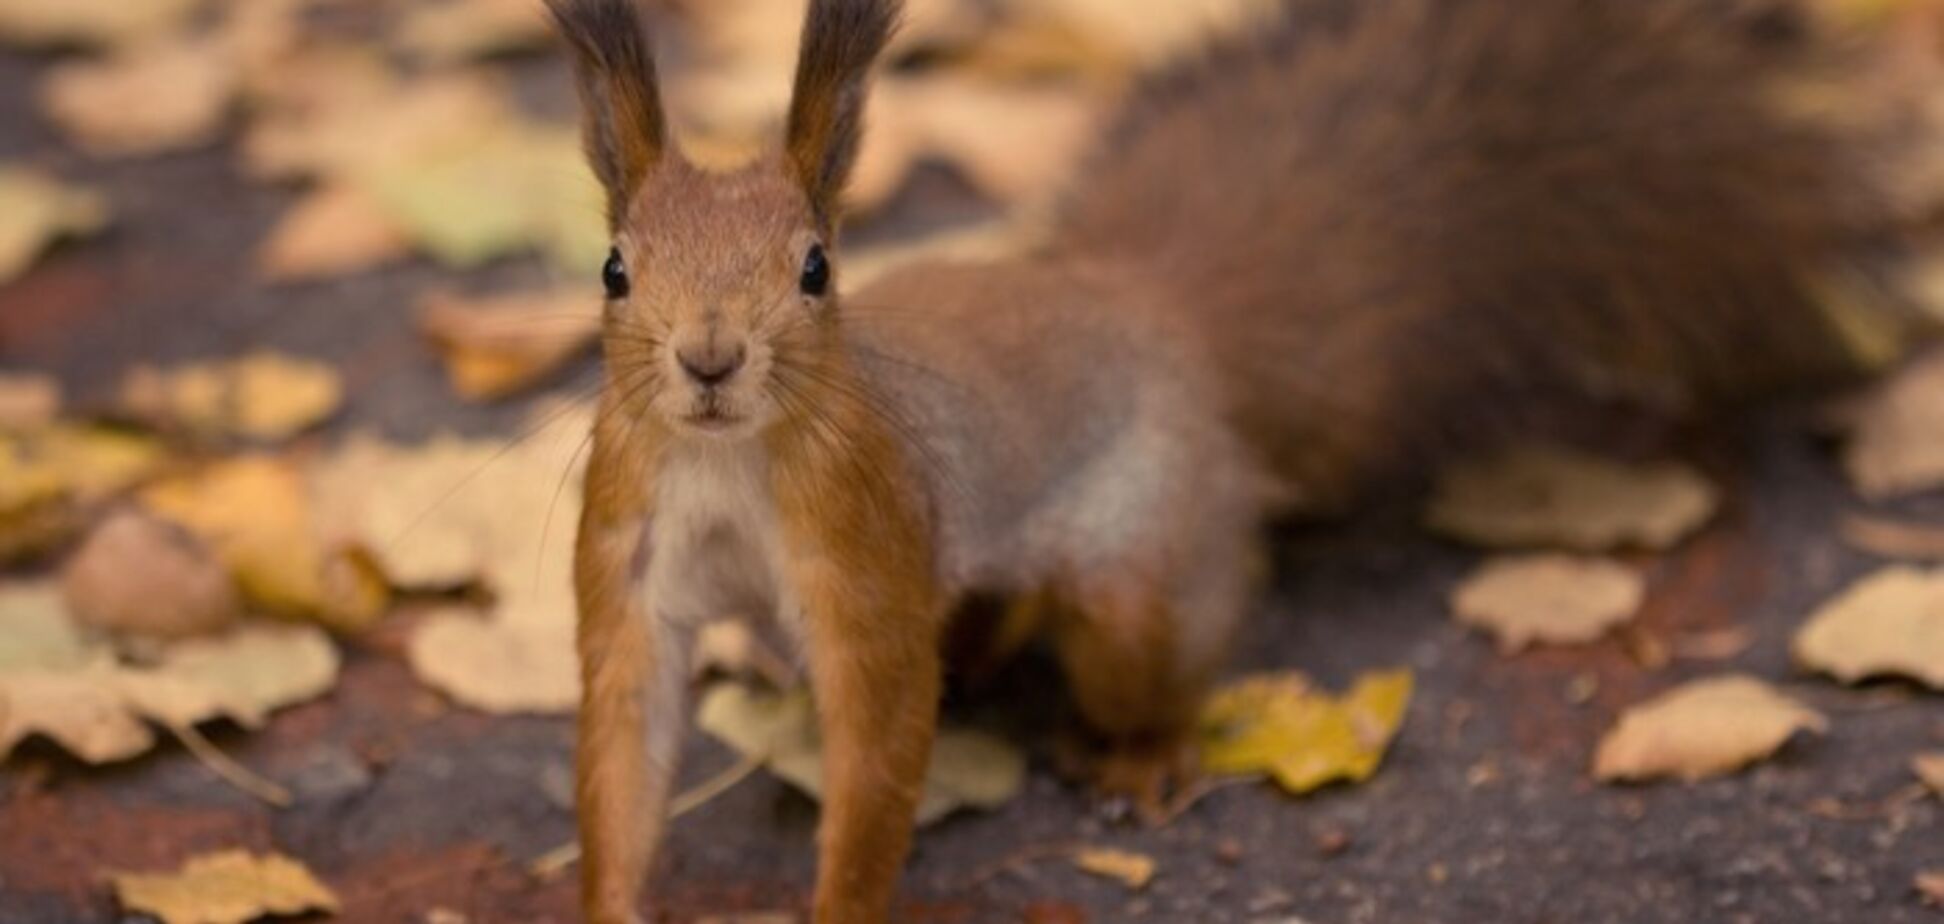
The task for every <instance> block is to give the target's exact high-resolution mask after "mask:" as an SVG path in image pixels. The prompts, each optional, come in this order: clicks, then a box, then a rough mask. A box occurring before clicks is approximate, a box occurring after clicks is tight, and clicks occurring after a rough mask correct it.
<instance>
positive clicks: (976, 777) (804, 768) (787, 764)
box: [695, 683, 1026, 825]
mask: <svg viewBox="0 0 1944 924" xmlns="http://www.w3.org/2000/svg"><path fill="white" fill-rule="evenodd" d="M695 722H696V726H697V727H699V728H701V729H702V730H703V731H705V732H708V733H709V734H710V735H712V736H714V737H715V738H716V740H718V741H721V742H722V743H724V744H726V745H728V746H730V747H731V748H734V749H735V750H736V751H737V752H738V753H740V754H742V755H743V756H744V757H748V758H754V759H757V760H761V761H762V762H763V764H764V765H765V766H767V767H768V768H769V770H770V772H771V773H772V774H775V775H776V777H777V778H778V779H781V780H783V781H784V782H786V783H789V784H790V785H791V786H794V787H796V788H797V789H798V790H800V791H802V792H803V793H804V794H806V795H809V796H810V797H812V798H819V799H820V798H822V794H823V758H822V753H823V748H822V743H821V741H820V739H819V736H818V730H817V713H816V708H815V707H814V706H813V705H812V704H811V701H810V694H809V693H808V692H807V691H805V690H794V691H791V692H789V693H782V694H777V693H766V692H759V691H757V690H755V689H754V688H751V687H747V686H744V685H742V684H738V683H720V684H716V685H715V686H712V687H710V688H709V690H708V692H707V693H705V694H703V696H702V701H701V703H700V705H699V706H698V707H697V708H696V713H695ZM1025 780H1026V758H1025V755H1023V754H1021V753H1020V752H1019V749H1018V748H1016V747H1014V746H1013V745H1012V744H1011V743H1010V742H1007V741H1005V740H1003V739H1000V738H995V737H993V736H991V735H987V734H984V733H982V732H978V731H973V730H970V729H960V728H951V727H944V728H940V729H939V731H938V735H937V738H936V740H935V742H934V743H933V746H932V759H931V763H930V765H929V767H928V769H927V772H926V775H925V788H924V792H923V794H922V795H921V796H920V798H919V806H918V823H919V824H921V825H927V824H932V823H933V822H936V821H938V820H940V819H942V818H944V817H946V816H947V815H950V814H951V813H953V812H955V811H957V810H959V809H961V808H977V809H984V810H990V809H994V808H997V807H999V806H1001V805H1004V804H1005V803H1007V802H1010V801H1011V800H1012V799H1013V798H1014V797H1016V796H1017V795H1018V794H1019V790H1020V788H1021V787H1022V786H1024V785H1025Z"/></svg>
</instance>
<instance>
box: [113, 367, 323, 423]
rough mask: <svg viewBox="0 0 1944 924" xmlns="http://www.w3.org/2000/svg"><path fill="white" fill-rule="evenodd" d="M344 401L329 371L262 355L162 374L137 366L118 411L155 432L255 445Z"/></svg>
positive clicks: (125, 384)
mask: <svg viewBox="0 0 1944 924" xmlns="http://www.w3.org/2000/svg"><path fill="white" fill-rule="evenodd" d="M343 401H344V384H343V382H342V381H341V380H340V379H339V377H338V374H337V370H336V369H333V368H332V367H330V366H329V365H327V364H325V363H321V362H316V361H313V360H308V359H302V358H299V357H294V356H287V355H285V354H282V353H276V352H272V351H269V350H258V351H255V352H252V353H247V354H245V355H243V356H240V357H237V358H234V359H222V360H212V361H208V362H200V363H189V364H186V365H182V366H177V367H175V368H173V369H169V370H167V371H163V370H158V369H155V368H153V367H149V366H138V367H136V368H135V369H133V370H130V372H129V374H128V377H127V378H126V379H124V380H123V382H122V388H121V403H122V405H123V407H124V408H125V409H126V410H127V411H128V412H130V413H132V414H134V415H136V416H138V417H141V418H142V419H144V420H148V421H150V422H152V423H154V424H156V425H158V426H173V427H181V428H184V429H187V430H190V431H192V432H195V433H199V434H204V435H209V436H225V435H227V436H239V437H243V438H246V439H254V440H281V439H287V438H289V437H292V436H295V435H297V434H298V433H301V432H303V431H304V430H307V429H309V428H311V427H313V426H316V425H317V424H320V423H322V422H324V421H325V420H326V419H327V418H329V417H330V416H331V415H332V414H335V413H336V412H337V409H338V405H340V404H342V403H343Z"/></svg>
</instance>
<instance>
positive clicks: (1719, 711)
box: [1593, 674, 1829, 782]
mask: <svg viewBox="0 0 1944 924" xmlns="http://www.w3.org/2000/svg"><path fill="white" fill-rule="evenodd" d="M1828 728H1829V720H1828V719H1826V718H1824V717H1823V716H1822V714H1821V713H1818V712H1816V711H1815V710H1813V709H1810V708H1809V707H1807V706H1804V705H1802V704H1801V703H1798V702H1796V701H1795V700H1794V699H1791V698H1789V697H1788V696H1785V695H1783V694H1782V693H1780V692H1779V691H1777V690H1776V689H1775V688H1774V687H1772V686H1770V685H1769V684H1767V683H1765V682H1763V681H1761V680H1758V679H1756V678H1754V677H1750V676H1747V675H1743V674H1728V675H1722V676H1718V677H1709V678H1705V679H1702V680H1695V681H1691V682H1689V683H1686V684H1683V685H1681V686H1678V687H1675V688H1673V689H1671V690H1668V691H1667V692H1665V693H1662V694H1660V695H1658V696H1655V697H1653V698H1651V699H1648V700H1646V701H1645V702H1642V703H1640V704H1638V705H1635V706H1633V707H1631V708H1629V709H1627V710H1626V711H1625V712H1623V713H1622V714H1621V715H1620V718H1619V721H1618V722H1616V723H1615V724H1614V726H1613V728H1612V729H1611V730H1609V731H1608V732H1607V733H1606V735H1605V736H1604V737H1602V738H1601V739H1600V743H1599V747H1598V749H1597V750H1596V752H1595V753H1594V756H1593V775H1594V777H1596V778H1598V779H1601V780H1607V781H1615V780H1647V779H1653V778H1656V777H1673V778H1676V779H1680V780H1686V781H1690V782H1691V781H1694V780H1701V779H1706V778H1709V777H1716V776H1722V775H1725V774H1728V773H1731V772H1733V771H1735V770H1739V769H1741V768H1742V767H1744V766H1747V765H1748V764H1751V763H1754V762H1755V761H1758V760H1761V759H1763V758H1766V757H1768V756H1769V755H1771V754H1773V753H1775V751H1776V750H1778V749H1779V748H1781V747H1782V745H1783V744H1785V743H1787V742H1788V740H1789V739H1790V738H1792V737H1794V736H1795V735H1796V734H1797V733H1798V732H1805V731H1807V732H1815V733H1821V732H1824V731H1827V730H1828Z"/></svg>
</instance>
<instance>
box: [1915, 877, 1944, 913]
mask: <svg viewBox="0 0 1944 924" xmlns="http://www.w3.org/2000/svg"><path fill="white" fill-rule="evenodd" d="M1911 884H1912V885H1913V886H1915V887H1916V889H1917V894H1918V895H1919V896H1921V897H1922V898H1923V899H1924V904H1926V905H1929V906H1931V907H1933V908H1944V869H1927V870H1924V871H1922V872H1919V873H1918V874H1917V875H1916V876H1915V877H1913V878H1912V879H1911Z"/></svg>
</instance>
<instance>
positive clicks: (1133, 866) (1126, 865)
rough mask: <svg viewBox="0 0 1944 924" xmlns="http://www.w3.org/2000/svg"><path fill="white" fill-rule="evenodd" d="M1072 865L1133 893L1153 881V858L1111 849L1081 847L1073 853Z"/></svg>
mask: <svg viewBox="0 0 1944 924" xmlns="http://www.w3.org/2000/svg"><path fill="white" fill-rule="evenodd" d="M1073 865H1074V866H1075V867H1078V868H1079V869H1080V870H1081V871H1082V872H1087V873H1092V874H1093V875H1095V876H1099V877H1101V878H1103V879H1112V880H1115V881H1116V882H1119V883H1120V884H1121V885H1124V886H1126V887H1128V888H1130V889H1133V890H1134V891H1136V892H1138V891H1140V890H1142V889H1145V888H1147V885H1148V883H1150V882H1153V881H1154V869H1155V864H1154V858H1153V857H1150V856H1148V855H1147V854H1143V853H1134V852H1132V851H1127V850H1115V849H1113V848H1111V847H1082V848H1080V849H1079V850H1076V851H1074V852H1073Z"/></svg>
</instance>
